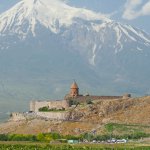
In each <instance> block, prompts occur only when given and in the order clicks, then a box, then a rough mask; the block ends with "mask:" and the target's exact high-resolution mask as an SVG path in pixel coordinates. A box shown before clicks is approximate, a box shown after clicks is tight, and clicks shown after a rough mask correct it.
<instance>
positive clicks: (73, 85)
mask: <svg viewBox="0 0 150 150" xmlns="http://www.w3.org/2000/svg"><path fill="white" fill-rule="evenodd" d="M71 89H78V85H77V83H76V82H75V81H74V82H73V83H72V85H71Z"/></svg>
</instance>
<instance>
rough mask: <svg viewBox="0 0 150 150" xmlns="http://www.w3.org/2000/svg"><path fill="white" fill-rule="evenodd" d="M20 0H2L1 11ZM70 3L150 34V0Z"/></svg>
mask: <svg viewBox="0 0 150 150" xmlns="http://www.w3.org/2000/svg"><path fill="white" fill-rule="evenodd" d="M19 1H20V0H0V13H2V12H4V11H5V10H7V9H9V8H10V7H11V6H13V5H14V4H15V3H17V2H19ZM54 1H55V0H54ZM66 1H67V2H68V4H69V5H72V6H75V7H84V8H87V9H91V10H93V11H96V12H101V13H104V14H107V15H109V16H110V18H111V19H114V20H116V21H119V22H122V23H127V24H131V25H133V26H135V27H138V28H141V29H143V30H145V31H147V32H149V34H150V0H66Z"/></svg>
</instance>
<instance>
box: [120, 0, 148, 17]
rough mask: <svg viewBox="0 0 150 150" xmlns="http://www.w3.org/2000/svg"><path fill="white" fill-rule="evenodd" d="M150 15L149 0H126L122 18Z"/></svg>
mask: <svg viewBox="0 0 150 150" xmlns="http://www.w3.org/2000/svg"><path fill="white" fill-rule="evenodd" d="M146 15H150V0H148V1H147V2H146V3H143V0H127V1H126V4H125V6H124V12H123V15H122V18H123V19H127V20H132V19H135V18H137V17H140V16H146Z"/></svg>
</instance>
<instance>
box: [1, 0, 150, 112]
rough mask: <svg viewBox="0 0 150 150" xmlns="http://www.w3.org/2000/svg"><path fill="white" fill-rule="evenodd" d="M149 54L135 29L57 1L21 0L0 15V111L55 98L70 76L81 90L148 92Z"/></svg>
mask: <svg viewBox="0 0 150 150" xmlns="http://www.w3.org/2000/svg"><path fill="white" fill-rule="evenodd" d="M149 58H150V36H149V35H148V34H147V33H145V32H144V31H142V30H140V29H137V28H135V27H132V26H130V25H125V24H121V23H118V22H115V21H113V20H111V19H109V18H107V17H106V16H104V15H102V14H99V13H95V12H92V11H90V10H87V9H83V8H75V7H71V6H69V5H68V4H67V3H65V2H64V1H62V0H55V1H54V0H21V1H20V2H19V3H17V4H16V5H15V6H14V7H12V8H11V9H10V10H8V11H6V12H4V13H2V14H0V70H1V73H0V110H1V111H2V112H6V113H7V112H10V111H14V110H16V109H17V110H18V111H21V110H25V109H27V103H28V102H27V101H30V100H31V99H41V100H42V99H51V97H52V98H54V99H56V98H59V97H60V95H61V96H62V95H65V94H66V93H67V92H68V91H67V89H68V87H69V84H70V82H72V80H73V79H76V80H77V81H78V82H79V83H80V85H81V86H82V89H83V90H82V92H83V93H86V92H87V91H88V92H90V91H94V93H92V94H95V93H96V94H97V93H98V94H99V95H122V94H123V93H133V94H135V95H145V94H149V93H150V88H149V84H150V79H149V76H150V70H149V64H150V59H149ZM67 84H68V85H67ZM62 98H63V96H62ZM6 100H7V101H6ZM18 106H19V107H18Z"/></svg>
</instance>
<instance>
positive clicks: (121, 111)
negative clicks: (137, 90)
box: [0, 96, 150, 135]
mask: <svg viewBox="0 0 150 150" xmlns="http://www.w3.org/2000/svg"><path fill="white" fill-rule="evenodd" d="M149 114H150V96H147V97H141V98H129V99H118V100H97V101H94V103H93V104H90V105H78V107H77V108H76V109H75V110H74V111H73V112H72V115H71V117H70V119H72V121H71V120H70V121H50V120H47V119H46V120H44V119H38V118H34V119H30V120H25V121H17V122H15V121H8V122H5V123H3V124H1V125H0V134H2V133H18V134H38V133H41V132H44V133H47V132H59V133H61V134H73V135H79V134H82V133H86V132H91V131H93V130H96V132H97V134H107V133H108V132H110V128H112V129H111V130H112V132H113V133H115V134H119V135H120V134H125V133H126V134H127V133H129V134H131V132H137V131H139V132H145V133H150V126H149V125H150V115H149Z"/></svg>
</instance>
